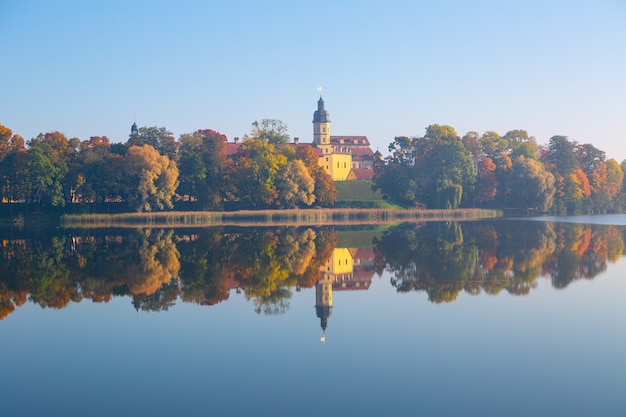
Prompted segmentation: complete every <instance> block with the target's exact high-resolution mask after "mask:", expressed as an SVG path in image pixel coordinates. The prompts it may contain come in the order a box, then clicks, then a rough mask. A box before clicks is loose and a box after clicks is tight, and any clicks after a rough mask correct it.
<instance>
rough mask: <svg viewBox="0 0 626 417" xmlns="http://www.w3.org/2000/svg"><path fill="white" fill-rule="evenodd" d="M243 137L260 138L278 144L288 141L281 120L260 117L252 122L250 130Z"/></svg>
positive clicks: (285, 129)
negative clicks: (260, 118)
mask: <svg viewBox="0 0 626 417" xmlns="http://www.w3.org/2000/svg"><path fill="white" fill-rule="evenodd" d="M245 139H260V140H263V141H265V142H269V143H271V144H272V145H280V144H284V143H287V142H289V134H288V133H287V125H286V124H285V123H284V122H283V121H282V120H278V119H262V120H261V121H260V122H259V121H257V120H255V121H254V122H253V123H252V132H251V133H250V136H247V137H246V138H245Z"/></svg>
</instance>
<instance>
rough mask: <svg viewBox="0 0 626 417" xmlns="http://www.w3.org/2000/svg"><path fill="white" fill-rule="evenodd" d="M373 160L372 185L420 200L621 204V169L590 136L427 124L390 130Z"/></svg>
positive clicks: (578, 207)
mask: <svg viewBox="0 0 626 417" xmlns="http://www.w3.org/2000/svg"><path fill="white" fill-rule="evenodd" d="M389 152H390V155H389V156H387V157H386V158H384V159H380V160H378V161H375V166H374V169H375V177H374V188H375V189H377V190H380V191H381V192H382V193H383V194H384V195H385V196H386V197H387V198H390V199H392V200H395V201H400V202H403V203H404V204H407V205H410V206H417V207H427V208H458V207H490V208H512V209H522V210H531V211H536V212H549V213H555V214H575V213H583V212H584V213H608V212H621V211H623V209H624V207H626V198H625V197H626V194H625V192H624V191H625V190H626V187H624V170H626V161H624V162H622V164H621V165H620V164H618V163H617V162H616V161H615V160H614V159H607V158H606V154H605V152H603V151H601V150H600V149H597V148H596V147H594V146H593V145H591V144H579V143H577V142H575V141H570V140H569V139H568V138H567V137H565V136H553V137H552V138H550V140H549V143H548V144H547V145H545V146H539V145H538V144H537V141H536V140H535V138H534V137H532V136H529V134H528V133H527V132H526V131H525V130H511V131H509V132H507V133H506V134H505V135H504V136H500V135H499V134H498V133H496V132H492V131H489V132H485V133H484V134H482V135H480V134H479V133H477V132H468V133H466V134H465V135H464V136H463V137H460V136H459V135H458V134H457V133H456V131H455V130H454V128H453V127H451V126H441V125H437V124H435V125H431V126H429V127H427V128H426V134H425V135H424V136H423V137H405V136H401V137H396V138H395V139H394V141H393V142H392V143H391V144H390V145H389Z"/></svg>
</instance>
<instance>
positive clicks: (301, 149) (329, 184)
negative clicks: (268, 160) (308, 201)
mask: <svg viewBox="0 0 626 417" xmlns="http://www.w3.org/2000/svg"><path fill="white" fill-rule="evenodd" d="M295 158H296V159H299V160H300V161H302V162H303V163H304V165H305V166H306V168H307V169H308V171H309V174H310V175H311V177H312V178H313V181H314V182H315V184H314V193H315V203H316V204H319V205H321V206H324V207H328V206H332V205H334V204H335V201H337V188H336V187H335V182H334V181H333V179H332V178H331V176H330V175H329V174H328V173H327V172H326V171H325V170H324V168H323V167H322V166H320V164H319V157H318V156H317V154H316V153H315V151H314V150H313V147H312V146H310V145H299V146H298V147H297V148H296V154H295Z"/></svg>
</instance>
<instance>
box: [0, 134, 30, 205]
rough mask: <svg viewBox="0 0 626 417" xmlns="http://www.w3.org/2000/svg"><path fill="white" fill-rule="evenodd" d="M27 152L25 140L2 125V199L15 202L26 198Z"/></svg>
mask: <svg viewBox="0 0 626 417" xmlns="http://www.w3.org/2000/svg"><path fill="white" fill-rule="evenodd" d="M26 153H27V150H26V147H25V145H24V138H22V137H21V136H20V135H14V134H13V132H12V131H11V129H9V128H7V127H5V126H2V125H0V193H1V194H0V198H1V199H2V200H4V201H6V202H9V203H10V202H13V201H16V200H20V199H22V198H25V190H24V184H23V182H21V181H20V178H23V177H24V176H23V174H24V167H25V156H26Z"/></svg>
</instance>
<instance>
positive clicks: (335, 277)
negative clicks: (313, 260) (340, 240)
mask: <svg viewBox="0 0 626 417" xmlns="http://www.w3.org/2000/svg"><path fill="white" fill-rule="evenodd" d="M373 275H374V253H373V251H372V250H371V249H348V248H335V249H333V253H332V255H331V256H330V258H328V260H327V261H326V263H325V264H324V265H322V267H321V268H320V279H319V280H318V281H317V283H316V284H315V312H316V313H317V317H319V318H320V322H321V326H322V330H324V334H323V335H322V338H321V341H322V342H325V341H326V327H327V326H328V318H329V317H330V316H331V314H332V312H333V290H334V291H349V290H367V289H368V288H369V287H370V283H371V282H372V276H373Z"/></svg>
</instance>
